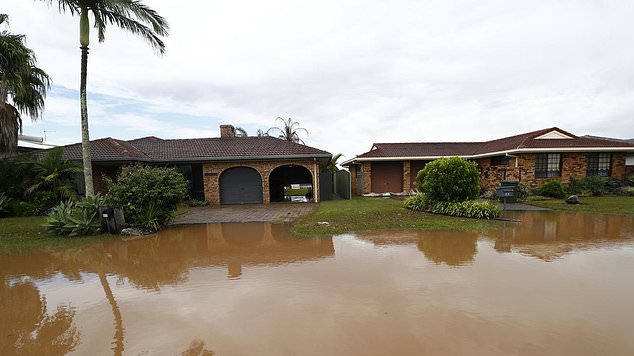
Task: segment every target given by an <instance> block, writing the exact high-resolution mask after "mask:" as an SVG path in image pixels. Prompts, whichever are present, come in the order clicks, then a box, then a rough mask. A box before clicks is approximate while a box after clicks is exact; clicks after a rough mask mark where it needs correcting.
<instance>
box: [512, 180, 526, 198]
mask: <svg viewBox="0 0 634 356" xmlns="http://www.w3.org/2000/svg"><path fill="white" fill-rule="evenodd" d="M515 197H516V198H517V200H525V199H526V198H528V188H527V187H526V186H525V185H524V184H522V183H518V184H517V185H516V186H515Z"/></svg>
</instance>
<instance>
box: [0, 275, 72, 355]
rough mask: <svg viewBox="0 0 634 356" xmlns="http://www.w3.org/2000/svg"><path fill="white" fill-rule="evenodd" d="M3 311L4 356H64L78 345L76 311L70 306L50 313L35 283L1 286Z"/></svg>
mask: <svg viewBox="0 0 634 356" xmlns="http://www.w3.org/2000/svg"><path fill="white" fill-rule="evenodd" d="M0 311H1V312H2V318H1V321H0V350H2V351H1V352H2V353H3V354H5V355H7V354H13V353H15V354H20V355H65V354H66V353H68V352H71V351H73V350H74V349H75V347H76V346H77V344H78V342H79V332H78V331H77V329H76V327H75V325H74V317H75V311H74V310H73V309H72V308H70V307H69V306H68V305H60V306H58V307H57V309H56V310H54V311H53V312H52V313H51V312H49V311H47V309H46V300H45V299H44V297H42V296H41V295H40V292H39V290H38V289H37V287H36V286H35V285H34V284H33V283H32V282H29V281H27V282H22V281H15V282H13V283H12V282H11V281H6V280H5V281H4V283H2V284H0Z"/></svg>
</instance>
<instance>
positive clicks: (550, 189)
mask: <svg viewBox="0 0 634 356" xmlns="http://www.w3.org/2000/svg"><path fill="white" fill-rule="evenodd" d="M537 193H538V194H539V195H541V196H545V197H551V198H564V197H565V196H566V189H565V188H564V185H563V184H561V181H560V180H559V179H553V180H549V181H548V182H546V183H544V185H542V187H541V188H539V189H538V191H537Z"/></svg>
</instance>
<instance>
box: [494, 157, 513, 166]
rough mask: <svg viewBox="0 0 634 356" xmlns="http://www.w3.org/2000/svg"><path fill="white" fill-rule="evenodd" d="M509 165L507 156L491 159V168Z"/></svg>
mask: <svg viewBox="0 0 634 356" xmlns="http://www.w3.org/2000/svg"><path fill="white" fill-rule="evenodd" d="M508 164H509V156H495V157H491V165H492V166H506V165H508Z"/></svg>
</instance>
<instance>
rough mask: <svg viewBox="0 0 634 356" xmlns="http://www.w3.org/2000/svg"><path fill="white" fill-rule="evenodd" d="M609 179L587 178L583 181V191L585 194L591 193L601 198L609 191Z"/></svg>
mask: <svg viewBox="0 0 634 356" xmlns="http://www.w3.org/2000/svg"><path fill="white" fill-rule="evenodd" d="M608 184H609V179H608V178H606V177H594V176H591V177H586V178H584V179H582V180H581V189H582V191H583V192H584V193H585V192H587V193H589V194H591V195H593V196H601V195H604V194H606V193H607V192H608V191H609V189H608Z"/></svg>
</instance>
